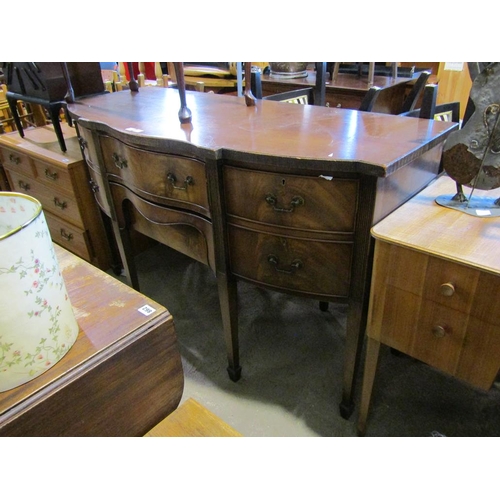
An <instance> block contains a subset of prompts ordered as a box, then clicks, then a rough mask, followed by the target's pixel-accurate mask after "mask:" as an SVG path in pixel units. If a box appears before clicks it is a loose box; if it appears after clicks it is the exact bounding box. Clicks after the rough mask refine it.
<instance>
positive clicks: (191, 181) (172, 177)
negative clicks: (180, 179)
mask: <svg viewBox="0 0 500 500" xmlns="http://www.w3.org/2000/svg"><path fill="white" fill-rule="evenodd" d="M167 179H168V181H169V182H170V184H172V187H173V188H174V189H180V190H181V191H186V190H187V188H188V186H192V185H193V184H194V179H193V178H192V177H191V176H190V175H188V176H187V177H186V179H185V180H184V185H183V186H176V185H175V183H176V182H177V178H176V177H175V175H174V174H172V173H169V174H168V175H167Z"/></svg>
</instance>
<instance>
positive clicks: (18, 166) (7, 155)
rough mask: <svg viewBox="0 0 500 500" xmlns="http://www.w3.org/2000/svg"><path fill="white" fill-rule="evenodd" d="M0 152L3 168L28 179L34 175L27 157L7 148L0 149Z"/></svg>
mask: <svg viewBox="0 0 500 500" xmlns="http://www.w3.org/2000/svg"><path fill="white" fill-rule="evenodd" d="M16 133H17V132H16ZM0 151H1V155H2V163H3V166H4V168H7V169H9V168H11V169H13V170H15V171H17V172H21V173H23V174H25V175H27V176H29V177H32V176H33V175H34V172H33V167H32V165H31V162H30V159H29V156H27V155H25V154H22V153H19V152H18V151H15V150H13V149H9V148H0Z"/></svg>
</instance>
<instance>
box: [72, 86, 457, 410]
mask: <svg viewBox="0 0 500 500" xmlns="http://www.w3.org/2000/svg"><path fill="white" fill-rule="evenodd" d="M186 97H187V106H188V107H189V108H190V109H191V110H192V112H193V114H192V122H191V123H190V124H185V125H181V124H179V121H178V117H177V112H178V109H179V95H178V92H176V91H175V90H174V89H164V88H142V89H141V90H140V91H139V92H134V93H131V92H117V93H114V94H107V95H102V96H97V97H90V98H87V99H84V100H82V101H80V102H76V103H74V104H70V105H69V111H70V113H71V114H72V116H73V117H74V118H75V120H76V121H77V126H78V129H79V131H80V134H81V135H82V138H83V139H84V142H82V144H83V146H84V147H83V149H84V155H85V157H86V158H87V161H88V164H89V172H90V175H91V177H92V179H93V181H94V182H95V184H96V186H99V189H96V191H95V196H96V199H97V200H98V202H99V204H100V206H101V207H103V210H104V211H105V213H106V214H107V215H108V216H109V217H110V219H111V221H112V224H113V228H114V234H115V236H116V238H117V242H118V246H119V248H120V254H121V256H122V261H123V262H124V266H125V272H126V275H127V276H128V277H129V279H130V282H131V283H132V284H133V286H134V287H138V286H139V283H138V279H137V275H136V273H135V270H134V268H135V264H134V259H133V257H132V256H131V252H130V241H129V240H130V235H131V232H132V231H134V230H135V231H139V232H141V233H143V234H146V235H148V236H151V237H152V238H154V239H156V240H158V241H161V242H162V243H165V244H167V245H169V246H172V247H174V248H176V249H177V250H179V251H180V252H183V253H185V254H186V255H190V256H192V257H194V258H197V259H198V260H200V261H201V262H204V263H206V264H208V265H209V266H210V267H211V268H212V269H213V270H214V272H215V274H216V277H217V281H218V289H219V297H220V305H221V313H222V322H223V328H224V337H225V341H226V348H227V357H228V372H229V375H230V377H231V379H232V380H234V381H236V380H238V379H239V377H240V373H241V366H240V363H239V349H238V304H237V283H238V281H241V280H245V281H249V282H251V283H255V284H258V285H260V286H265V287H269V288H273V289H275V290H279V291H282V292H285V293H293V294H297V295H302V296H305V297H310V298H314V299H318V300H319V301H320V302H321V303H322V307H323V308H324V305H325V304H326V303H328V302H343V303H347V304H348V305H349V312H348V320H347V335H346V348H345V365H344V366H345V369H344V373H343V382H342V385H343V395H342V405H341V408H342V412H343V415H344V416H348V415H349V414H350V412H351V411H352V405H353V385H354V380H355V375H356V371H357V366H358V361H359V357H360V352H361V345H362V340H363V332H364V323H365V321H366V311H367V297H368V284H369V275H370V266H371V252H372V248H371V246H372V243H371V239H370V233H369V231H370V228H371V226H372V225H373V224H374V223H375V222H377V221H378V220H380V219H381V218H383V217H384V216H385V215H387V214H388V213H390V212H391V211H392V210H394V209H395V208H397V207H398V206H399V205H401V204H402V203H403V202H404V201H406V200H407V199H409V198H410V197H411V196H412V195H413V194H415V193H416V192H418V191H419V190H420V189H422V188H423V187H424V186H426V185H427V184H428V183H429V182H430V181H431V180H432V179H433V178H434V177H435V176H436V174H437V172H438V169H439V163H440V159H441V151H442V147H443V141H444V140H445V138H446V137H447V135H448V134H449V133H450V132H451V131H452V130H453V129H454V128H455V127H456V125H452V124H447V123H438V122H434V121H431V120H420V119H417V118H406V117H398V116H391V115H386V114H378V113H364V112H359V111H353V110H346V109H332V108H327V107H321V106H302V105H291V104H287V103H280V102H272V101H267V100H258V101H257V102H256V104H255V106H247V105H246V104H245V100H244V98H238V97H235V96H225V95H216V94H204V93H196V92H187V93H186ZM200 162H201V163H202V164H203V165H204V168H205V172H204V175H203V174H202V175H201V176H200V172H199V170H198V169H197V168H196V167H195V165H198V164H199V163H200ZM181 166H182V168H181ZM171 174H173V175H174V177H175V179H176V187H177V188H178V189H175V190H174V189H172V185H171V183H170V184H169V183H168V182H166V180H165V179H167V180H168V178H169V177H170V178H171ZM188 177H190V178H191V181H190V182H186V181H187V179H188ZM183 179H184V180H183ZM202 186H204V187H205V188H206V190H207V196H206V198H198V199H206V200H208V207H207V206H205V204H204V202H201V203H200V202H196V203H195V204H192V205H191V206H189V203H191V202H192V201H193V200H194V199H195V198H196V196H197V194H196V191H197V190H199V189H200V187H202ZM179 188H181V189H179ZM174 191H175V192H174ZM199 194H200V193H199V192H198V195H199ZM190 196H192V198H191V199H190V198H189V197H190Z"/></svg>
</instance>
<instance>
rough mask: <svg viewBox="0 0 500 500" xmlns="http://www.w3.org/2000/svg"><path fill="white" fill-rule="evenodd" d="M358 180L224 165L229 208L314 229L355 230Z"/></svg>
mask: <svg viewBox="0 0 500 500" xmlns="http://www.w3.org/2000/svg"><path fill="white" fill-rule="evenodd" d="M358 189H359V186H358V181H357V180H353V179H331V180H329V179H327V178H323V177H311V176H299V175H281V174H275V173H267V172H256V171H253V170H246V169H240V168H236V167H231V166H225V167H224V191H225V199H226V204H227V211H228V213H229V214H230V215H233V216H235V217H239V218H242V219H249V220H253V221H260V222H262V223H265V224H271V225H276V226H284V227H291V228H300V229H306V230H312V231H328V232H341V233H351V232H353V231H354V230H355V220H356V212H357V204H358Z"/></svg>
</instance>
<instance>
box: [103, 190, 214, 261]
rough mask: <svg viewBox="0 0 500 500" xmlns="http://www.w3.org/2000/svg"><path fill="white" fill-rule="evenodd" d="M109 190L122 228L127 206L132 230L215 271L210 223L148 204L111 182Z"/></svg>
mask: <svg viewBox="0 0 500 500" xmlns="http://www.w3.org/2000/svg"><path fill="white" fill-rule="evenodd" d="M110 189H111V196H112V198H113V202H114V206H115V208H116V216H117V219H118V223H119V224H120V226H121V227H123V226H124V225H125V219H126V216H125V213H124V211H123V209H124V206H125V205H127V216H128V217H129V223H130V226H131V227H132V228H133V229H134V230H136V231H138V232H139V233H142V234H145V235H146V236H149V237H150V238H153V239H154V240H156V241H159V242H161V243H164V244H165V245H167V246H169V247H171V248H174V249H175V250H177V251H179V252H181V253H183V254H185V255H188V256H189V257H192V258H193V259H195V260H198V261H199V262H201V263H203V264H205V265H208V266H210V267H211V268H212V269H215V257H214V242H213V229H212V224H211V222H209V221H207V220H206V219H205V218H204V217H200V216H199V215H196V214H192V213H189V212H185V211H182V210H175V209H172V208H167V207H163V206H160V205H157V204H155V203H151V202H149V201H147V200H144V199H143V198H141V197H139V196H137V195H136V194H135V193H134V192H133V191H131V190H129V189H127V188H125V187H124V186H121V185H120V184H116V183H114V182H111V183H110Z"/></svg>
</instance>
